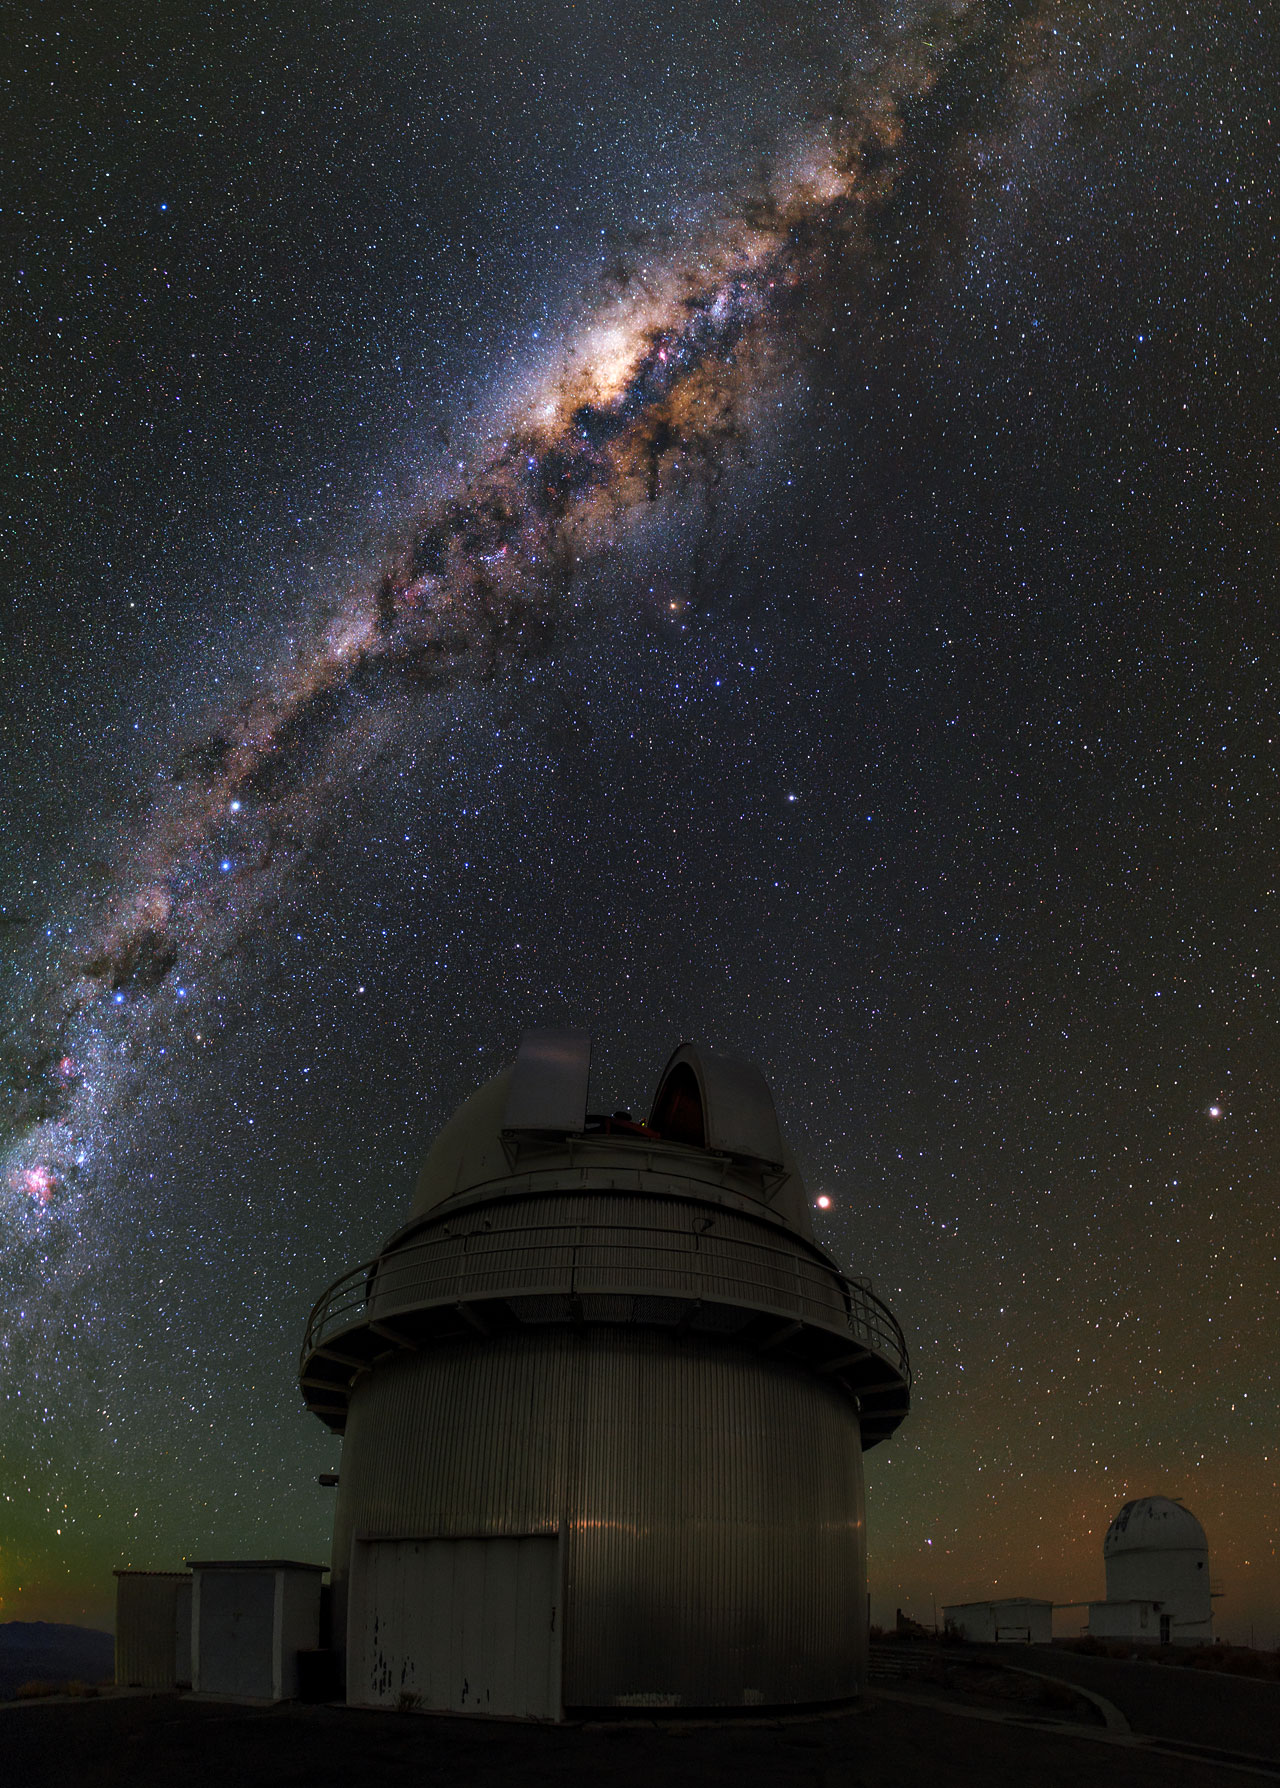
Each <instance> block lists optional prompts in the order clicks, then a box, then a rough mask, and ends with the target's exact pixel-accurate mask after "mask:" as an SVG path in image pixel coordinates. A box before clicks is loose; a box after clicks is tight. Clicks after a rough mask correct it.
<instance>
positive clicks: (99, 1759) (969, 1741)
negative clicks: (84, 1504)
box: [0, 1694, 1280, 1788]
mask: <svg viewBox="0 0 1280 1788" xmlns="http://www.w3.org/2000/svg"><path fill="white" fill-rule="evenodd" d="M1030 1718H1031V1716H1029V1715H1021V1716H1019V1715H1012V1716H1010V1715H1008V1714H993V1713H991V1712H990V1711H986V1712H985V1713H984V1712H979V1711H976V1710H974V1709H968V1710H964V1709H960V1708H958V1707H956V1708H944V1707H942V1706H939V1705H935V1704H930V1703H927V1702H924V1701H922V1700H919V1699H918V1698H916V1697H915V1696H911V1695H909V1696H905V1697H899V1696H897V1695H893V1694H890V1695H884V1694H881V1695H876V1696H874V1697H873V1698H872V1699H871V1700H870V1701H869V1703H868V1704H867V1706H865V1707H864V1708H861V1709H860V1710H858V1711H857V1712H854V1713H849V1714H844V1715H841V1716H839V1717H832V1718H828V1719H815V1720H807V1721H796V1722H790V1721H788V1722H785V1723H769V1722H761V1723H759V1724H750V1725H748V1724H745V1723H743V1724H736V1723H735V1724H731V1725H719V1726H711V1725H698V1724H694V1723H689V1724H685V1725H673V1726H666V1727H660V1726H657V1725H643V1724H639V1723H635V1724H627V1725H619V1726H601V1725H587V1726H578V1727H540V1726H525V1725H518V1724H514V1723H503V1722H500V1721H478V1720H463V1719H448V1718H439V1717H429V1716H424V1715H420V1714H393V1713H362V1712H358V1711H354V1710H347V1709H344V1708H332V1707H303V1706H298V1705H296V1704H292V1705H287V1706H284V1707H278V1708H251V1707H236V1706H230V1705H228V1704H226V1703H213V1702H200V1701H191V1700H179V1699H178V1698H176V1697H173V1696H163V1697H161V1696H154V1697H152V1696H141V1695H126V1696H105V1697H103V1698H102V1699H100V1700H89V1701H81V1702H43V1703H33V1704H30V1705H25V1706H12V1707H9V1708H6V1709H4V1710H3V1711H0V1758H2V1759H3V1768H2V1770H0V1774H3V1778H4V1780H5V1781H6V1782H13V1783H15V1784H17V1783H21V1784H22V1788H73V1785H74V1788H229V1785H231V1788H304V1785H305V1788H329V1785H330V1784H331V1785H332V1788H365V1785H366V1784H367V1785H368V1788H399V1785H401V1784H403V1785H404V1788H410V1785H412V1788H540V1785H542V1784H545V1785H546V1788H880V1785H881V1784H884V1785H885V1788H938V1784H954V1785H955V1788H1029V1785H1031V1788H1230V1784H1232V1783H1243V1782H1244V1781H1246V1780H1250V1779H1252V1780H1258V1779H1260V1778H1259V1777H1258V1776H1256V1775H1255V1776H1252V1777H1249V1776H1246V1775H1243V1774H1241V1773H1239V1772H1238V1771H1236V1770H1231V1769H1228V1768H1226V1767H1224V1766H1221V1765H1219V1764H1215V1763H1209V1762H1206V1761H1202V1760H1197V1759H1193V1758H1188V1757H1181V1756H1175V1755H1170V1754H1169V1753H1167V1752H1161V1751H1157V1750H1154V1749H1150V1748H1147V1746H1148V1744H1149V1741H1140V1742H1136V1743H1135V1741H1133V1740H1132V1739H1127V1738H1125V1737H1123V1736H1121V1737H1116V1736H1115V1735H1107V1734H1099V1733H1098V1730H1097V1728H1096V1727H1095V1728H1084V1727H1076V1728H1075V1729H1074V1730H1073V1729H1072V1728H1070V1727H1069V1726H1063V1727H1062V1728H1060V1729H1056V1730H1045V1729H1043V1728H1041V1727H1039V1726H1037V1725H1034V1724H1030V1723H1028V1722H1029V1720H1030ZM1089 1732H1092V1733H1093V1734H1094V1736H1086V1734H1087V1733H1089ZM1273 1779H1277V1780H1280V1768H1278V1771H1277V1775H1276V1777H1275V1778H1273Z"/></svg>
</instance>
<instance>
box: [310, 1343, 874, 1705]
mask: <svg viewBox="0 0 1280 1788" xmlns="http://www.w3.org/2000/svg"><path fill="white" fill-rule="evenodd" d="M557 1531H561V1532H562V1533H563V1537H564V1549H565V1550H564V1560H565V1594H566V1624H565V1633H564V1663H563V1667H564V1681H563V1694H564V1701H565V1704H566V1706H569V1707H578V1706H581V1707H601V1706H615V1705H683V1706H743V1705H748V1706H750V1705H770V1704H780V1703H788V1702H806V1701H827V1700H839V1699H843V1698H845V1697H848V1696H851V1695H853V1694H855V1693H857V1692H858V1690H859V1688H860V1687H861V1684H862V1682H863V1679H864V1676H865V1659H866V1628H865V1594H866V1559H865V1546H864V1517H863V1489H862V1459H861V1450H860V1435H859V1427H858V1418H857V1413H856V1411H855V1409H854V1407H853V1405H852V1404H851V1402H850V1401H849V1399H848V1398H847V1397H846V1396H845V1395H844V1394H843V1393H842V1392H840V1391H837V1390H836V1389H834V1388H833V1387H832V1386H829V1385H826V1384H824V1383H821V1382H819V1381H816V1380H815V1379H813V1378H811V1377H810V1376H808V1375H806V1374H804V1373H803V1372H800V1371H796V1370H792V1369H791V1368H789V1367H786V1366H783V1365H779V1364H775V1363H773V1362H771V1361H769V1360H768V1359H767V1358H765V1357H761V1356H759V1355H756V1354H753V1353H748V1352H746V1351H743V1350H740V1349H738V1348H735V1347H733V1346H731V1345H727V1344H724V1345H718V1344H715V1343H708V1342H705V1341H702V1340H699V1339H695V1338H686V1339H684V1340H681V1339H677V1338H674V1337H671V1336H669V1335H666V1334H663V1333H660V1332H654V1331H647V1330H641V1329H624V1328H616V1329H615V1328H596V1327H589V1328H585V1329H582V1330H579V1331H574V1330H570V1329H565V1328H559V1327H556V1328H550V1327H549V1328H548V1329H547V1330H545V1331H543V1332H538V1331H536V1330H534V1331H530V1330H526V1331H524V1332H523V1333H520V1334H517V1335H513V1336H506V1337H500V1338H494V1339H492V1340H490V1341H488V1342H483V1343H476V1344H466V1343H462V1344H458V1345H456V1346H451V1347H436V1348H433V1349H431V1350H430V1351H426V1352H423V1353H421V1354H417V1355H406V1356H405V1357H404V1358H403V1359H399V1360H388V1361H385V1362H383V1363H381V1364H379V1365H378V1366H377V1367H376V1368H375V1369H374V1370H373V1371H372V1372H371V1373H370V1374H368V1375H367V1376H366V1377H364V1378H362V1379H361V1380H359V1381H358V1384H357V1386H356V1389H355V1391H354V1394H353V1398H352V1405H351V1413H350V1418H349V1421H348V1426H347V1436H346V1443H345V1447H344V1452H343V1463H342V1473H341V1484H340V1488H339V1494H338V1505H337V1510H336V1529H335V1536H334V1553H333V1581H334V1614H335V1633H336V1634H342V1633H343V1632H344V1630H345V1613H346V1592H347V1576H348V1570H349V1565H350V1560H351V1556H352V1546H353V1542H354V1541H355V1540H357V1539H360V1540H415V1539H417V1540H422V1539H436V1538H442V1539H443V1538H483V1537H488V1536H497V1535H504V1534H506V1535H511V1534H520V1535H532V1534H545V1535H552V1534H555V1533H556V1532H557ZM363 1550H365V1551H366V1552H367V1551H368V1550H369V1549H368V1548H364V1549H363Z"/></svg>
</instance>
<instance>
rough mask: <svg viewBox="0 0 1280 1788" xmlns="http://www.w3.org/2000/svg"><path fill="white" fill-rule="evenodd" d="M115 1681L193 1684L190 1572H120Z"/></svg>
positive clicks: (141, 1685)
mask: <svg viewBox="0 0 1280 1788" xmlns="http://www.w3.org/2000/svg"><path fill="white" fill-rule="evenodd" d="M115 1579H116V1683H117V1685H118V1686H119V1687H120V1688H129V1689H188V1688H190V1687H191V1573H190V1571H117V1572H116V1573H115Z"/></svg>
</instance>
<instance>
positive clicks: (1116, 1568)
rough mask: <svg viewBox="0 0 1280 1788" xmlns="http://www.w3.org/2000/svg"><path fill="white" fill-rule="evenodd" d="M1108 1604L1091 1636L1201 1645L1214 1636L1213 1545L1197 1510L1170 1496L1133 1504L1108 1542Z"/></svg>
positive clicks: (1100, 1607) (1098, 1606) (1093, 1614)
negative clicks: (1210, 1563)
mask: <svg viewBox="0 0 1280 1788" xmlns="http://www.w3.org/2000/svg"><path fill="white" fill-rule="evenodd" d="M1102 1559H1103V1564H1104V1567H1105V1569H1106V1574H1107V1599H1106V1602H1105V1603H1093V1604H1092V1605H1091V1606H1090V1610H1089V1630H1090V1632H1096V1633H1098V1634H1100V1635H1102V1636H1104V1637H1106V1636H1110V1637H1129V1638H1135V1639H1146V1640H1149V1641H1152V1642H1156V1641H1158V1642H1159V1643H1160V1644H1161V1645H1192V1644H1195V1645H1200V1644H1204V1643H1206V1642H1207V1641H1209V1640H1210V1639H1212V1637H1213V1602H1212V1591H1211V1590H1210V1587H1209V1542H1208V1540H1207V1538H1206V1537H1205V1531H1204V1528H1203V1527H1201V1525H1200V1523H1199V1522H1198V1521H1197V1520H1196V1518H1195V1516H1194V1515H1193V1514H1192V1513H1191V1510H1190V1509H1184V1508H1183V1506H1182V1504H1181V1503H1180V1502H1174V1501H1173V1500H1172V1498H1170V1497H1168V1496H1144V1497H1141V1498H1139V1499H1138V1500H1137V1501H1135V1502H1127V1503H1126V1504H1125V1505H1124V1507H1123V1508H1122V1509H1121V1510H1120V1513H1119V1514H1118V1515H1117V1516H1116V1518H1115V1520H1114V1521H1113V1522H1112V1523H1111V1525H1110V1527H1109V1528H1108V1529H1107V1535H1106V1538H1105V1539H1104V1540H1103V1542H1102Z"/></svg>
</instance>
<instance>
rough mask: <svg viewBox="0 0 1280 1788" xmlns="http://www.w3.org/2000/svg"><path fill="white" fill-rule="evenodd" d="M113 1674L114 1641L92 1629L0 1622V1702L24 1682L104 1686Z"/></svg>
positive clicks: (54, 1623)
mask: <svg viewBox="0 0 1280 1788" xmlns="http://www.w3.org/2000/svg"><path fill="white" fill-rule="evenodd" d="M114 1670H115V1640H114V1639H113V1638H112V1637H111V1634H110V1633H100V1632H99V1631H98V1630H97V1628H96V1627H73V1626H67V1625H64V1624H63V1623H62V1622H60V1621H55V1620H6V1621H0V1700H5V1701H10V1700H12V1699H13V1695H14V1692H15V1690H17V1689H19V1688H21V1686H22V1684H23V1683H24V1682H73V1681H75V1680H77V1679H78V1680H79V1681H81V1682H89V1683H98V1682H104V1681H106V1680H107V1679H109V1678H110V1677H111V1675H112V1674H113V1672H114Z"/></svg>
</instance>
